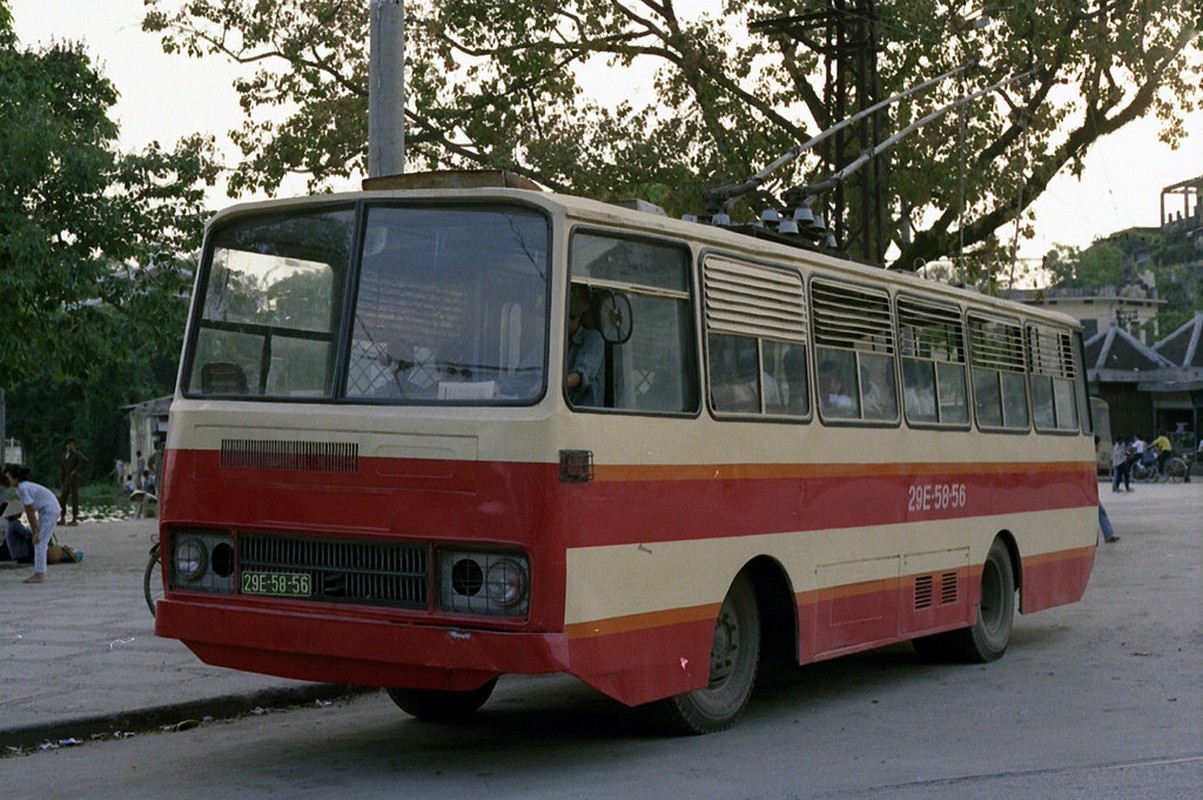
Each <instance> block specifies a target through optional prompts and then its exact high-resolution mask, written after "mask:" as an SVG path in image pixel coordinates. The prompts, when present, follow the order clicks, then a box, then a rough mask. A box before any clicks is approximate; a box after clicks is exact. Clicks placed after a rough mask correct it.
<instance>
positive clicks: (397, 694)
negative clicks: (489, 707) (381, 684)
mask: <svg viewBox="0 0 1203 800" xmlns="http://www.w3.org/2000/svg"><path fill="white" fill-rule="evenodd" d="M496 685H497V679H496V678H494V679H493V680H491V681H489V682H488V683H486V684H485V685H484V686H481V687H480V688H479V689H473V690H471V691H469V692H452V691H444V690H440V689H386V690H385V691H387V692H388V696H389V697H391V698H392V699H393V702H394V703H396V704H397V707H398V708H400V709H401V710H402V711H404V712H405V713H406V714H409V715H410V716H411V717H417V718H418V719H420V720H422V721H424V722H454V721H456V720H461V719H465V718H466V717H470V716H471V715H472V714H474V713H475V712H476V711H477V709H479V708H480V707H481V706H483V705H484V704H485V701H486V700H488V699H489V695H491V694H492V693H493V687H494V686H496Z"/></svg>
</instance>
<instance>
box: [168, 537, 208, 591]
mask: <svg viewBox="0 0 1203 800" xmlns="http://www.w3.org/2000/svg"><path fill="white" fill-rule="evenodd" d="M207 561H208V557H207V555H206V553H205V546H204V545H203V544H201V543H200V541H199V540H198V539H184V540H183V541H182V542H179V543H178V544H177V545H176V546H175V574H176V575H179V576H180V577H181V578H183V579H184V580H186V581H195V580H197V579H198V578H200V576H202V575H204V574H205V567H206V566H207Z"/></svg>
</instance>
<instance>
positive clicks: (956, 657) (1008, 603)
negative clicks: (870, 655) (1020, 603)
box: [912, 539, 1015, 664]
mask: <svg viewBox="0 0 1203 800" xmlns="http://www.w3.org/2000/svg"><path fill="white" fill-rule="evenodd" d="M1014 624H1015V571H1014V569H1012V567H1011V554H1010V552H1009V551H1008V550H1007V546H1006V545H1005V544H1003V541H1002V539H995V540H994V543H993V544H992V545H990V552H989V553H987V555H986V563H985V565H983V567H982V586H981V599H980V600H979V601H978V609H977V620H976V621H975V622H974V623H973V625H971V626H969V627H968V628H960V629H958V630H955V631H948V632H946V633H937V634H935V635H933V636H924V637H921V638H919V639H915V640H914V641H913V642H912V644H913V645H914V647H915V651H916V652H917V653H918V654H919V655H920V656H921V657H923V658H926V659H929V660H933V661H935V660H938V661H961V662H967V663H971V664H985V663H988V662H990V661H997V660H998V659H999V658H1001V657H1002V654H1003V653H1005V652H1006V651H1007V645H1008V644H1009V643H1010V641H1011V630H1012V628H1013V627H1014Z"/></svg>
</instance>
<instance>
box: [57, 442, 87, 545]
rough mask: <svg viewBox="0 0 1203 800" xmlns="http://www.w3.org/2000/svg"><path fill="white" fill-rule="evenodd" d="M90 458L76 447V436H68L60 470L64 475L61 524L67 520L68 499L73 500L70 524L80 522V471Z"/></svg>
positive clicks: (60, 507) (61, 494)
mask: <svg viewBox="0 0 1203 800" xmlns="http://www.w3.org/2000/svg"><path fill="white" fill-rule="evenodd" d="M87 462H88V459H87V458H86V457H85V456H84V454H83V453H80V452H78V451H77V450H76V449H75V437H74V436H68V437H67V452H65V453H63V458H62V460H61V461H60V462H59V472H60V473H61V477H62V487H63V488H62V492H61V493H60V495H59V496H60V500H59V509H60V510H59V514H60V515H61V516H60V517H59V520H58V522H59V524H60V525H62V524H63V523H64V522H66V521H67V501H68V500H70V501H71V522H69V523H68V524H69V525H78V524H79V473H80V471H81V470H83V468H84V464H86V463H87Z"/></svg>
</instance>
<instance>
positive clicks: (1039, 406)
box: [1028, 324, 1078, 431]
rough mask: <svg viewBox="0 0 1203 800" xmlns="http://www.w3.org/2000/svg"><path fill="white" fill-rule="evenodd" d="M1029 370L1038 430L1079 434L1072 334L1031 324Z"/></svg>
mask: <svg viewBox="0 0 1203 800" xmlns="http://www.w3.org/2000/svg"><path fill="white" fill-rule="evenodd" d="M1028 369H1029V373H1030V374H1031V381H1032V416H1033V418H1034V422H1035V423H1036V430H1038V431H1077V430H1078V398H1077V392H1076V387H1075V381H1076V372H1077V370H1076V369H1075V364H1074V357H1073V347H1072V340H1071V339H1070V336H1069V332H1068V331H1062V330H1057V329H1055V328H1050V327H1048V326H1045V325H1035V324H1033V325H1028Z"/></svg>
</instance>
